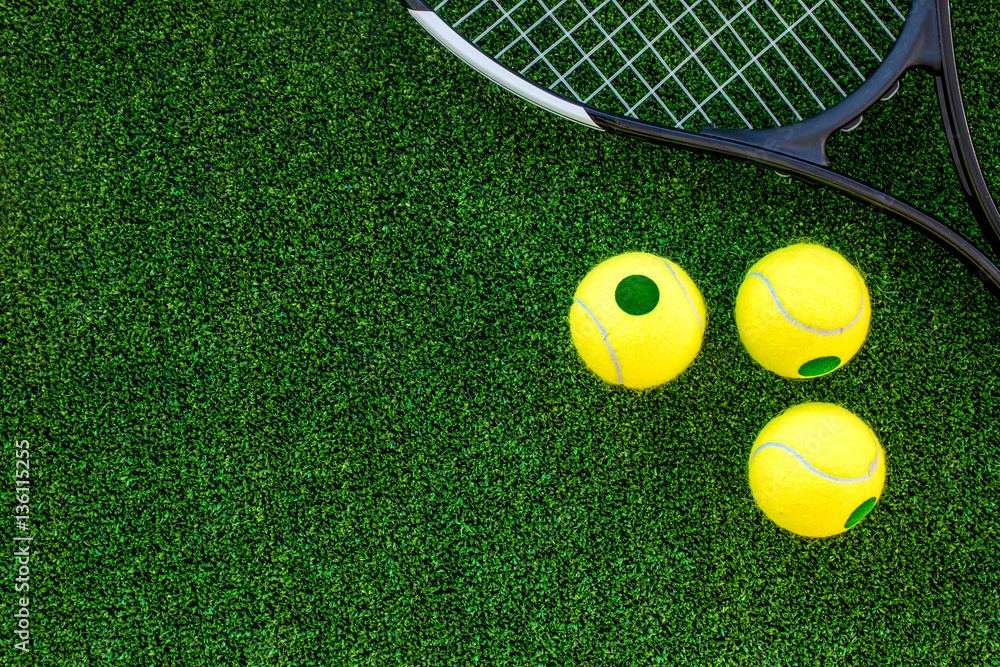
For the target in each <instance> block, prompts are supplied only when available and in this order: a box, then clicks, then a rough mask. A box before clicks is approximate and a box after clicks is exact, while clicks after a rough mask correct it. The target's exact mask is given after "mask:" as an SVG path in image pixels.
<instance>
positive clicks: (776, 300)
mask: <svg viewBox="0 0 1000 667" xmlns="http://www.w3.org/2000/svg"><path fill="white" fill-rule="evenodd" d="M749 275H751V276H757V277H758V278H760V279H761V280H763V281H764V285H766V286H767V289H768V291H769V292H770V293H771V300H772V301H774V305H775V307H776V308H777V309H778V312H779V313H781V314H782V316H783V317H784V318H785V319H786V320H788V321H789V323H791V324H792V325H794V326H797V327H798V328H800V329H805V330H806V331H810V332H812V333H814V334H820V335H821V336H833V335H835V334H839V333H844V332H845V331H847V330H848V329H850V328H851V327H853V326H854V325H855V324H857V322H858V319H860V318H861V311H863V310H864V309H865V295H864V294H863V293H862V295H861V305H860V306H858V312H857V313H855V315H854V319H853V320H851V321H850V322H849V323H848V324H846V325H845V326H842V327H839V328H837V329H818V328H816V327H811V326H809V325H808V324H805V323H803V322H799V321H798V320H797V319H795V318H794V317H792V315H791V313H789V312H788V311H787V310H785V307H784V306H783V305H782V304H781V299H779V298H778V293H777V292H775V291H774V285H772V284H771V281H770V280H768V279H767V277H766V276H765V275H764V274H763V273H760V272H759V271H751V272H750V274H749Z"/></svg>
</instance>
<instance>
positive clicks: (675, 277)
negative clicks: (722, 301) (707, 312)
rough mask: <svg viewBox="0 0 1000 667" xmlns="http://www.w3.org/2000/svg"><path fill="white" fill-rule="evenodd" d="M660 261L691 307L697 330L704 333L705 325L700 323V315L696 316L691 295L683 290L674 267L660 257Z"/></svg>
mask: <svg viewBox="0 0 1000 667" xmlns="http://www.w3.org/2000/svg"><path fill="white" fill-rule="evenodd" d="M660 261H661V262H663V265H664V266H666V267H667V268H668V269H670V273H672V274H673V275H674V280H676V281H677V285H678V286H679V287H680V288H681V291H682V292H684V298H685V299H687V300H688V303H689V304H690V305H691V312H693V313H694V318H695V319H696V320H698V329H700V330H701V332H702V333H705V325H703V324H702V323H701V315H699V314H698V309H697V308H695V307H694V301H693V300H692V299H691V295H690V294H688V291H687V290H686V289H685V288H684V283H682V282H681V279H680V276H678V275H677V272H676V271H674V267H672V266H670V262H668V261H667V260H665V259H663V258H662V257H661V258H660Z"/></svg>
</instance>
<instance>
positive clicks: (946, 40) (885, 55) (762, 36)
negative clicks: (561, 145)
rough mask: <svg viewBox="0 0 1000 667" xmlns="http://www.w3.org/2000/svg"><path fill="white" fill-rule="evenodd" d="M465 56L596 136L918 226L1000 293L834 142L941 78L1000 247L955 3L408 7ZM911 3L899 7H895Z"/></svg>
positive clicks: (958, 151) (561, 2)
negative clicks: (917, 86) (735, 163)
mask: <svg viewBox="0 0 1000 667" xmlns="http://www.w3.org/2000/svg"><path fill="white" fill-rule="evenodd" d="M404 1H405V3H406V5H407V8H408V9H409V12H410V14H411V15H412V16H413V18H415V19H416V20H417V21H418V22H419V23H420V24H421V25H422V26H423V27H424V28H425V29H426V30H427V31H428V32H429V33H430V34H431V35H433V36H434V37H435V38H436V39H437V40H438V41H439V42H440V43H441V44H442V45H444V46H445V47H446V48H447V49H448V50H449V51H451V52H452V53H453V54H454V55H456V56H457V57H459V58H460V59H461V60H463V61H465V62H466V63H467V64H468V65H470V66H471V67H473V68H474V69H476V70H478V71H479V72H480V73H481V74H483V75H484V76H486V77H487V78H489V79H490V80H492V81H493V82H495V83H497V84H499V85H500V86H501V87H503V88H505V89H507V90H508V91H510V92H511V93H514V94H515V95H517V96H519V97H521V98H523V99H525V100H527V101H528V102H530V103H532V104H534V105H536V106H538V107H540V108H542V109H545V110H547V111H550V112H551V113H553V114H556V115H558V116H562V117H563V118H566V119H569V120H572V121H575V122H577V123H580V124H582V125H586V126H587V127H590V128H593V129H596V130H603V131H607V132H612V133H615V134H619V135H625V136H628V137H634V138H638V139H643V140H647V141H652V142H655V143H660V144H666V145H669V146H674V147H678V148H683V149H687V150H692V151H696V152H701V153H708V154H712V155H716V156H722V157H729V158H734V159H737V160H741V161H744V162H751V163H755V164H759V165H763V166H766V167H769V168H771V169H773V170H775V171H777V172H778V173H780V174H784V175H794V176H797V177H798V178H801V179H804V180H806V181H809V182H814V183H820V184H823V185H826V186H828V187H831V188H834V189H836V190H838V191H840V192H843V193H845V194H848V195H850V196H852V197H855V198H856V199H859V200H862V201H865V202H868V203H870V204H873V205H875V206H877V207H879V208H881V209H883V210H885V211H886V212H888V213H889V214H891V215H894V216H896V217H898V218H900V219H902V220H905V221H907V222H909V223H912V224H914V225H916V226H917V227H918V228H919V229H921V230H923V231H924V232H926V233H927V234H929V235H930V236H931V237H932V238H934V239H935V240H937V241H939V242H941V243H943V244H944V245H945V246H946V247H947V248H948V249H949V250H951V251H952V252H954V253H955V254H956V255H957V256H958V257H959V258H960V259H962V260H964V261H965V262H966V263H967V264H968V265H969V266H970V267H971V268H972V269H973V270H974V271H975V272H976V273H977V274H978V275H979V277H980V278H981V279H982V280H983V281H984V282H985V283H986V284H987V286H989V287H990V288H992V289H993V290H994V292H995V293H998V294H1000V268H998V267H997V266H996V265H995V264H994V263H993V262H992V261H991V260H990V259H989V258H988V257H987V256H986V255H984V254H983V253H982V252H981V251H980V250H979V249H978V248H976V247H975V246H974V245H973V244H972V243H971V242H970V241H968V240H967V239H966V238H964V237H963V236H962V235H961V234H959V233H958V232H956V231H954V230H953V229H951V228H950V227H949V226H947V225H946V224H944V223H943V222H941V221H940V220H938V219H936V218H934V217H933V216H931V215H929V214H927V213H926V212H924V211H922V210H920V209H918V208H916V207H915V206H913V205H911V204H908V203H907V202H905V201H903V200H901V199H899V198H897V197H894V196H892V195H890V194H888V193H886V192H883V191H881V190H879V189H877V188H875V187H873V186H871V185H868V184H867V183H864V182H862V181H859V180H856V179H854V178H851V177H849V176H847V175H845V174H843V173H841V172H838V171H835V170H833V169H832V168H830V165H829V161H828V159H827V155H826V142H827V140H828V139H829V137H830V136H831V135H832V134H833V133H834V132H836V131H838V130H843V131H851V130H853V129H854V128H856V127H857V126H858V125H859V124H860V123H861V120H862V116H863V114H864V112H865V111H866V110H867V109H868V108H869V107H871V106H872V105H873V104H875V103H876V102H877V101H879V100H887V99H889V98H891V97H892V95H893V94H894V93H895V91H896V90H897V89H898V87H899V78H900V76H902V74H903V73H904V72H906V71H907V70H909V69H912V68H921V69H923V70H926V71H928V72H930V73H931V74H933V75H934V77H935V80H936V89H937V97H938V102H939V106H940V109H941V118H942V122H943V125H944V130H945V135H946V137H947V140H948V146H949V149H950V151H951V156H952V161H953V163H954V167H955V171H956V173H957V174H958V180H959V182H960V184H961V187H962V189H963V191H964V194H965V197H966V200H967V201H968V204H969V206H970V208H971V210H972V211H973V213H974V215H975V217H976V219H977V220H978V221H979V223H980V226H981V227H982V229H983V232H984V235H985V236H986V238H987V239H988V242H989V243H990V244H991V245H992V246H993V248H994V250H996V251H997V252H998V253H1000V213H998V212H997V207H996V204H995V203H994V201H993V198H992V196H991V195H990V192H989V188H988V187H987V184H986V181H985V179H984V178H983V173H982V170H981V168H980V165H979V161H978V159H977V157H976V150H975V147H974V146H973V142H972V137H971V135H970V132H969V125H968V121H967V119H966V114H965V109H964V107H963V102H962V93H961V89H960V86H959V80H958V71H957V67H956V63H955V48H954V41H953V35H952V24H951V8H950V6H949V3H948V0H913V2H912V3H911V4H910V5H909V7H906V6H902V5H897V4H894V1H893V0H432V1H435V2H439V3H440V4H437V5H435V6H434V7H433V8H432V7H430V6H428V5H426V4H424V2H423V0H404ZM897 2H898V0H897Z"/></svg>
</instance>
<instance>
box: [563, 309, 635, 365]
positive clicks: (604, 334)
mask: <svg viewBox="0 0 1000 667" xmlns="http://www.w3.org/2000/svg"><path fill="white" fill-rule="evenodd" d="M573 301H576V302H577V303H578V304H580V307H581V308H583V312H585V313H587V315H590V319H592V320H593V321H594V324H596V325H597V329H598V331H600V332H601V340H602V341H604V347H606V348H608V354H610V355H611V363H613V364H614V365H615V372H616V373H617V374H618V384H621V383H622V382H624V381H625V380H624V378H622V367H621V364H619V363H618V357H616V356H615V349H614V348H613V347H611V342H610V341H609V340H608V330H607V329H605V328H604V325H602V324H601V322H600V320H598V319H597V316H596V315H594V314H593V313H592V312H590V308H587V304H585V303H584V302H583V301H580V299H578V298H576V297H573Z"/></svg>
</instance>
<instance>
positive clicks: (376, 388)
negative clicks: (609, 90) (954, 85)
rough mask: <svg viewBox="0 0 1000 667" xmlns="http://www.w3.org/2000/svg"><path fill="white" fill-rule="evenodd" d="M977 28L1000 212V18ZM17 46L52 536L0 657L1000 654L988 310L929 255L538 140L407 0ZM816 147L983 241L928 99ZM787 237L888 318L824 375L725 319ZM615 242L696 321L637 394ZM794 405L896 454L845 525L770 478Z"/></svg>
mask: <svg viewBox="0 0 1000 667" xmlns="http://www.w3.org/2000/svg"><path fill="white" fill-rule="evenodd" d="M956 5H957V6H956V7H955V14H956V21H957V22H958V28H957V32H958V34H959V36H960V39H961V45H960V53H959V56H960V58H961V60H962V63H961V65H960V72H961V74H962V76H963V84H964V85H965V91H966V93H967V98H968V112H969V115H970V120H971V122H972V124H973V127H974V134H975V138H976V140H977V141H978V142H979V143H978V145H979V152H980V157H981V158H982V159H983V162H984V167H985V169H986V172H987V176H988V178H989V179H990V180H991V182H992V183H994V184H996V185H997V186H998V187H1000V121H998V119H997V108H998V105H1000V93H998V92H997V89H998V83H1000V71H998V64H997V63H998V61H997V58H996V53H997V52H998V51H1000V30H998V29H997V28H998V27H1000V10H998V9H997V5H996V4H995V3H992V2H987V1H986V0H963V1H961V2H956ZM0 44H2V47H0V225H2V226H0V239H2V244H3V251H2V259H0V267H2V277H0V280H2V289H0V308H2V310H0V313H2V318H3V320H2V326H0V332H2V333H0V391H2V405H0V410H2V412H0V431H2V435H0V438H2V451H3V457H2V460H3V461H5V463H4V464H3V469H4V470H5V472H3V479H4V480H5V481H4V482H3V483H2V484H0V497H2V501H3V506H4V507H7V508H12V507H13V505H14V504H15V503H14V498H13V496H14V492H13V491H14V486H13V480H14V445H13V442H14V440H15V439H26V440H29V441H30V443H31V452H32V458H31V465H32V468H31V474H32V478H31V479H32V487H31V494H32V495H31V503H32V504H31V512H32V519H31V522H32V530H33V531H34V534H35V538H34V542H33V543H32V549H33V556H32V570H31V600H32V602H31V604H32V606H31V614H32V625H31V631H32V652H31V653H30V654H26V655H25V654H21V653H19V652H16V651H14V650H13V648H12V645H13V629H14V623H13V620H12V618H11V616H10V614H9V613H5V614H4V618H5V620H4V621H3V623H2V627H3V629H4V630H3V632H4V642H6V644H5V646H4V648H3V652H4V658H3V660H2V662H3V663H4V664H37V665H110V664H128V665H349V666H355V665H356V666H361V665H475V664H479V665H525V666H529V665H530V666H532V667H535V666H538V665H546V666H548V665H582V666H594V667H596V666H599V665H608V666H611V665H654V664H664V665H716V664H719V665H834V664H844V665H848V664H849V665H875V664H878V665H959V664H962V665H997V664H1000V635H998V630H1000V611H998V609H1000V593H998V587H1000V565H998V564H997V563H998V558H1000V549H998V547H997V538H998V534H1000V516H998V508H997V497H998V494H1000V478H998V475H1000V427H998V425H997V423H996V415H997V414H998V411H1000V377H998V369H1000V333H998V329H1000V314H998V313H1000V308H998V306H1000V300H998V298H997V297H995V296H992V295H991V294H989V293H988V292H986V291H985V290H984V289H983V288H982V286H981V284H980V283H979V282H978V281H977V280H976V279H975V278H974V277H973V276H972V275H971V274H970V273H969V272H968V271H967V270H966V269H965V267H964V266H962V265H961V264H960V263H959V262H958V261H956V260H955V259H953V257H952V256H951V255H949V254H948V253H947V252H945V251H944V250H942V249H941V248H940V247H939V246H937V245H936V244H934V243H933V242H931V241H929V240H928V239H927V238H926V237H925V236H924V235H923V234H921V233H919V232H917V231H914V230H912V229H910V228H909V227H908V226H906V225H904V224H902V223H900V222H897V221H895V220H893V219H890V218H888V217H886V216H884V215H882V214H881V213H879V212H877V211H874V210H870V209H868V208H866V207H864V206H862V205H860V204H857V203H854V202H852V201H850V200H847V199H845V198H843V197H841V196H840V195H837V194H834V193H831V192H829V191H827V190H825V189H812V188H809V187H806V186H803V185H801V184H798V183H796V182H792V181H786V180H783V179H780V178H778V177H776V176H774V175H773V174H771V173H770V172H768V171H766V170H762V169H757V168H753V167H749V166H743V165H739V164H735V163H730V162H727V161H717V160H711V159H708V158H705V157H700V156H694V155H689V154H686V153H681V152H677V151H673V150H668V149H663V148H658V147H652V146H647V145H641V144H638V143H634V142H631V141H627V140H624V139H620V138H615V137H612V136H608V135H603V134H600V133H595V132H592V131H589V130H587V129H585V128H581V127H577V126H575V125H572V124H569V123H562V122H557V123H552V122H550V118H549V117H547V116H546V115H545V114H544V113H542V112H539V111H536V110H534V109H532V108H530V107H528V105H526V104H524V103H522V102H521V101H519V100H517V99H514V98H512V97H510V96H509V95H507V94H506V93H503V92H502V91H500V90H498V89H497V88H496V87H494V86H492V85H491V84H488V83H486V82H484V81H483V80H481V78H480V77H479V76H478V75H476V74H475V73H474V72H471V71H470V70H468V69H467V68H466V67H465V66H464V65H462V64H461V63H459V62H456V61H455V60H454V59H453V58H452V57H451V56H449V55H448V54H447V53H446V52H445V51H444V50H443V49H442V48H441V47H439V46H438V45H437V44H436V43H434V42H433V40H432V39H431V38H430V37H428V36H427V35H426V34H425V33H424V32H423V30H422V29H421V28H420V27H419V26H418V25H417V24H416V23H415V22H414V21H413V20H412V19H411V18H410V17H409V16H408V15H407V14H406V13H405V11H404V10H403V9H402V8H401V7H400V6H399V5H397V4H396V3H394V2H389V1H383V0H358V1H355V2H345V1H334V2H298V3H296V2H290V3H285V2H274V1H273V0H265V1H262V2H254V3H248V2H225V3H188V2H163V1H161V0H151V1H150V2H146V3H113V2H107V1H106V0H98V1H97V2H92V3H79V4H78V3H72V2H40V3H32V4H29V3H15V2H6V3H4V4H2V5H0ZM866 142H872V143H866ZM830 153H831V155H832V156H833V159H834V161H835V163H837V164H839V165H840V166H842V167H846V168H847V170H848V171H849V172H850V173H852V174H853V175H855V176H858V177H859V178H862V179H864V180H868V181H870V182H873V183H875V184H877V185H879V186H880V187H883V188H886V189H888V190H890V191H892V192H894V193H896V194H899V195H901V196H904V197H905V198H908V199H911V200H913V201H915V202H917V203H919V204H921V205H923V206H925V207H926V208H928V209H929V210H930V211H931V212H933V213H934V214H936V215H939V216H941V217H943V218H947V219H948V220H950V221H951V222H952V223H953V224H954V225H955V226H956V227H958V228H959V229H960V230H962V232H963V233H965V234H967V235H968V236H970V237H972V238H973V239H974V240H975V241H976V242H977V243H979V244H981V243H982V242H983V241H982V239H983V237H982V236H981V235H980V234H979V231H978V227H977V226H976V224H975V222H974V221H973V220H972V219H971V217H970V216H969V215H968V213H967V209H966V207H965V205H964V202H963V201H962V199H961V197H960V196H959V195H957V194H956V192H957V182H956V181H955V178H954V177H953V176H952V175H951V165H950V158H949V156H948V154H947V147H946V144H945V141H944V137H943V135H942V133H941V131H940V128H939V126H938V120H937V105H936V101H935V100H934V98H933V84H932V82H931V79H930V78H929V77H927V76H926V75H924V74H921V73H911V74H908V75H907V76H906V77H905V80H904V82H903V87H902V91H901V92H900V94H899V95H898V96H897V98H896V99H894V100H893V101H892V102H891V103H888V104H881V105H878V106H877V107H876V108H874V109H873V110H871V111H870V112H869V113H868V114H867V116H866V119H865V124H864V125H863V126H862V128H861V129H860V130H859V131H857V132H855V133H853V134H851V135H844V136H839V137H837V138H835V140H834V141H833V142H832V145H831V147H830ZM797 239H810V240H813V241H816V242H819V243H823V244H826V245H829V246H831V247H833V248H836V249H838V250H839V251H840V252H842V253H843V254H844V255H845V256H847V257H848V258H849V259H850V260H851V261H853V262H855V263H856V264H857V265H858V266H859V267H860V268H861V269H862V270H863V271H864V273H865V275H866V277H867V280H868V285H869V288H870V290H871V293H872V300H873V321H872V328H871V333H870V337H869V339H868V341H867V344H866V345H865V347H864V348H863V349H862V351H861V352H860V354H859V355H858V356H857V357H856V358H855V359H854V360H853V361H851V363H850V364H848V365H847V366H846V367H845V368H843V369H841V370H839V371H837V372H836V373H833V374H832V375H830V376H827V377H823V378H820V379H816V380H812V381H808V382H792V381H786V380H782V379H779V378H777V377H775V376H772V375H770V374H769V373H767V372H765V371H763V370H762V369H761V368H759V367H758V366H757V365H756V364H755V363H754V362H753V361H752V360H751V359H750V358H749V357H748V356H747V355H746V354H745V353H744V351H743V350H742V349H741V346H740V343H739V338H738V335H737V332H736V329H735V324H734V320H733V316H732V307H733V301H734V298H735V294H736V290H737V288H738V286H739V283H740V281H741V279H742V276H743V274H744V272H745V271H746V269H747V268H748V267H749V266H750V264H752V263H753V262H754V261H755V260H756V259H758V258H759V257H761V256H762V255H764V254H766V253H767V252H769V251H771V250H773V249H775V248H777V247H780V246H782V245H785V244H787V243H789V242H791V241H793V240H797ZM631 250H645V251H649V252H654V253H658V254H661V255H664V256H667V257H671V258H673V259H674V260H675V261H677V262H679V263H680V264H681V265H682V266H684V268H685V269H686V270H687V271H688V272H689V273H690V274H691V275H692V276H693V278H694V280H695V281H696V282H697V284H698V285H699V286H700V288H701V290H702V292H703V294H704V297H705V299H706V302H707V303H708V305H709V308H710V314H709V320H708V327H707V331H706V335H705V341H704V346H703V349H702V352H701V354H700V356H699V357H698V359H697V360H696V361H695V363H694V364H693V365H692V366H691V367H690V369H689V370H688V371H686V372H685V373H684V374H683V375H682V376H681V377H680V378H678V379H677V380H676V381H674V382H672V383H670V384H668V385H666V386H663V387H660V388H657V389H653V390H649V391H646V392H642V393H638V392H633V391H628V390H624V389H620V388H615V387H610V386H605V385H603V384H602V383H601V382H600V381H599V380H597V379H596V378H595V377H594V376H593V375H592V374H591V373H590V372H589V371H588V370H587V369H586V368H585V367H584V366H583V365H582V363H581V362H580V360H579V359H578V358H577V356H576V354H575V352H574V350H573V347H572V345H571V343H570V340H569V331H568V326H567V314H568V310H569V304H570V301H571V296H572V294H573V291H574V288H575V285H576V283H577V282H578V281H579V280H580V279H581V278H582V277H583V275H584V274H585V273H586V271H587V270H588V268H589V267H591V266H593V265H594V264H596V263H597V262H599V261H601V260H602V259H605V258H607V257H609V256H611V255H614V254H617V253H620V252H624V251H631ZM810 400H821V401H832V402H836V403H839V404H841V405H844V406H845V407H847V408H848V409H850V410H852V411H854V412H855V413H857V414H859V415H860V416H862V417H863V418H864V419H866V420H867V421H868V422H869V423H870V424H871V425H872V426H873V428H874V429H875V431H876V432H877V433H878V435H879V437H880V438H881V440H882V442H883V445H884V447H885V449H886V452H887V458H888V478H887V487H886V491H885V494H884V496H883V497H882V500H881V502H880V503H879V505H878V506H877V507H876V509H875V510H874V511H873V512H872V514H871V515H870V516H869V517H868V518H867V519H866V520H865V521H864V522H862V524H860V525H859V526H858V527H857V528H855V529H853V530H851V531H849V532H848V533H846V534H844V535H842V536H839V537H835V538H831V539H827V540H806V539H802V538H798V537H795V536H793V535H791V534H789V533H786V532H784V531H782V530H781V529H779V528H777V527H776V526H775V525H773V524H772V523H770V522H769V521H768V520H767V519H766V518H765V517H764V516H763V515H762V514H761V513H760V512H759V511H758V510H757V509H756V507H755V505H754V503H753V499H752V497H751V496H750V492H749V488H748V486H747V482H746V471H745V466H746V459H747V457H748V454H749V447H750V443H751V442H752V440H753V438H754V437H755V434H756V433H757V431H758V430H759V429H760V428H761V427H762V426H763V425H764V424H765V423H766V422H767V421H768V420H769V419H771V418H772V417H773V416H775V415H776V414H778V413H779V412H780V411H781V410H783V409H785V408H786V407H789V406H791V405H794V404H797V403H800V402H804V401H810ZM11 513H12V510H11ZM4 525H8V526H12V523H11V522H10V521H7V520H5V521H4ZM4 534H5V535H6V536H7V537H5V538H4V543H5V544H4V546H3V547H2V551H3V553H5V554H10V552H11V551H12V548H13V547H12V545H13V541H12V538H13V535H14V534H15V531H14V530H13V528H11V529H9V530H5V531H4ZM3 562H4V565H3V568H4V570H3V571H4V572H5V579H4V584H3V601H4V608H5V609H9V610H11V611H13V609H14V605H15V602H16V600H17V598H18V597H19V596H18V595H15V594H14V592H13V588H14V576H15V565H14V563H13V557H12V556H10V555H5V556H3Z"/></svg>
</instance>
